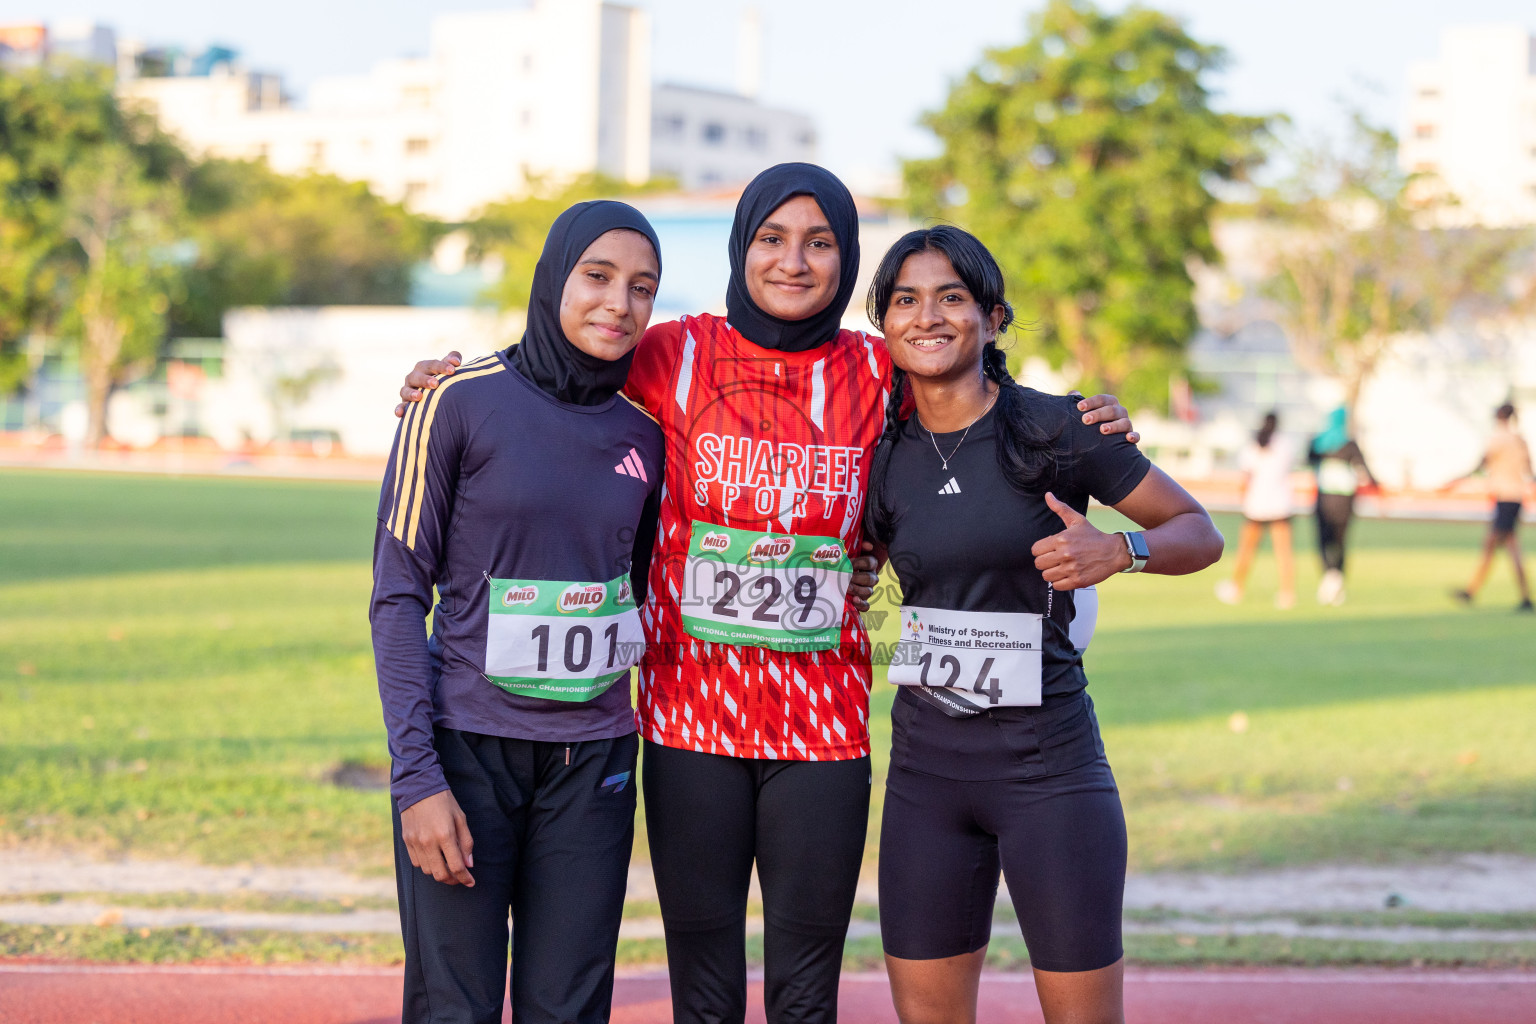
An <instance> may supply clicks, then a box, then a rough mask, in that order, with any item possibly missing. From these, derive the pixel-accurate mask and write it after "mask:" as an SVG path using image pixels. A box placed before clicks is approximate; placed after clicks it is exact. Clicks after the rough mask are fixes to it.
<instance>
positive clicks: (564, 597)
mask: <svg viewBox="0 0 1536 1024" xmlns="http://www.w3.org/2000/svg"><path fill="white" fill-rule="evenodd" d="M607 600H608V588H607V587H605V586H603V585H602V584H601V583H587V584H581V583H573V584H572V585H571V586H569V587H566V588H565V593H563V594H561V595H560V604H559V606H558V607H559V608H560V610H561V611H562V612H564V613H566V614H570V613H571V612H595V611H597V610H598V609H599V608H601V607H602V606H603V602H604V601H607Z"/></svg>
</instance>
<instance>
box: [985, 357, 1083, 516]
mask: <svg viewBox="0 0 1536 1024" xmlns="http://www.w3.org/2000/svg"><path fill="white" fill-rule="evenodd" d="M981 372H982V373H984V374H986V375H987V376H988V377H990V378H992V380H993V381H995V382H996V383H997V422H998V424H999V427H998V444H997V465H998V468H999V469H1000V470H1001V471H1002V474H1003V478H1004V479H1005V480H1007V481H1008V483H1009V486H1011V487H1012V488H1013V489H1014V490H1016V491H1021V492H1028V491H1032V490H1033V491H1038V490H1040V489H1041V488H1042V487H1044V486H1045V484H1046V481H1047V480H1048V479H1049V478H1050V477H1051V476H1054V475H1055V474H1056V473H1057V472H1059V471H1060V470H1061V468H1062V466H1063V464H1064V463H1066V462H1067V461H1069V460H1070V459H1071V452H1070V451H1069V450H1068V449H1066V448H1064V447H1062V446H1061V445H1059V444H1058V443H1057V437H1056V435H1054V434H1048V433H1046V432H1045V431H1044V430H1042V429H1041V428H1040V427H1039V425H1038V424H1036V422H1035V420H1034V417H1032V416H1030V415H1029V410H1028V409H1027V408H1026V406H1027V405H1028V394H1029V392H1028V391H1027V390H1026V389H1024V388H1022V387H1020V386H1019V385H1018V384H1017V383H1016V382H1015V381H1014V379H1013V375H1012V374H1010V373H1009V372H1008V357H1007V356H1005V355H1003V350H1002V349H1000V348H998V347H997V341H996V340H995V339H994V340H993V341H989V342H987V344H986V347H985V348H983V349H982V350H981Z"/></svg>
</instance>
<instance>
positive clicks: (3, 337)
mask: <svg viewBox="0 0 1536 1024" xmlns="http://www.w3.org/2000/svg"><path fill="white" fill-rule="evenodd" d="M108 143H115V144H118V145H121V146H124V147H126V148H127V150H128V151H129V152H131V153H132V154H133V156H134V158H135V159H137V160H138V161H139V162H140V163H141V164H142V165H143V166H144V168H145V170H146V173H149V174H150V175H152V176H158V177H165V176H167V175H169V174H171V173H173V172H174V170H175V168H176V167H177V166H179V162H180V154H179V152H178V151H177V150H176V148H175V146H174V145H173V144H172V143H171V141H170V140H169V139H168V138H167V137H166V136H164V135H163V134H161V133H159V132H158V131H156V130H155V128H154V125H153V123H152V122H150V121H148V120H147V119H146V118H143V117H140V116H136V115H134V114H131V113H129V114H125V113H124V112H123V111H122V110H121V109H119V107H118V105H117V101H116V99H115V98H114V97H113V94H112V85H111V82H110V80H109V79H108V77H107V75H106V74H105V73H104V72H103V71H101V70H100V69H99V68H94V67H92V66H90V65H86V64H65V65H62V66H57V65H50V66H49V67H46V68H33V69H28V70H20V71H7V70H0V392H10V391H13V390H15V389H16V387H17V386H19V385H20V384H21V383H23V381H24V380H25V379H26V377H27V375H28V368H27V366H26V360H25V357H24V355H23V353H22V346H23V342H24V341H25V339H26V337H27V336H28V335H29V334H30V333H33V332H43V331H48V330H51V329H53V328H54V327H56V326H57V323H58V319H59V316H60V314H61V313H62V312H63V310H64V302H65V299H66V296H67V294H68V287H69V282H70V279H71V278H72V276H73V275H74V274H76V273H77V272H78V271H79V270H80V266H81V264H80V257H81V253H80V250H79V248H78V247H77V246H76V245H74V243H73V242H72V241H71V239H70V238H69V235H68V233H67V232H66V231H65V218H66V216H67V210H66V208H65V196H64V192H65V185H64V182H65V176H66V174H67V172H68V170H69V169H70V168H71V167H74V166H76V165H78V164H79V163H80V162H81V161H82V160H85V159H87V157H88V154H89V153H91V152H92V151H93V150H94V149H96V148H97V147H100V146H102V145H105V144H108Z"/></svg>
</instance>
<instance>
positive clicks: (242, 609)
mask: <svg viewBox="0 0 1536 1024" xmlns="http://www.w3.org/2000/svg"><path fill="white" fill-rule="evenodd" d="M376 496H377V492H376V489H375V488H373V487H371V486H365V485H353V484H327V483H288V482H273V481H254V480H234V479H220V480H202V479H173V478H158V477H138V476H119V475H87V474H64V473H37V472H24V471H0V843H3V844H5V845H10V846H18V845H26V846H31V847H35V848H39V849H41V848H60V847H74V848H77V849H83V850H89V851H97V852H102V853H111V854H121V853H132V854H134V855H138V856H156V857H162V856H164V857H190V858H196V859H198V860H201V861H204V862H209V863H232V862H243V861H260V862H268V863H310V864H318V863H325V864H332V865H336V866H342V867H347V868H351V869H354V870H360V871H368V872H384V871H387V870H388V868H389V862H390V849H389V841H388V834H389V823H388V802H387V801H388V798H387V796H386V795H385V794H384V793H383V792H381V791H358V790H353V789H348V788H344V787H340V786H337V785H335V784H334V783H333V782H332V781H331V776H332V773H333V772H334V771H335V770H336V769H337V768H338V766H340V765H342V764H344V763H348V762H353V763H362V764H366V765H375V766H378V765H383V764H384V762H385V760H386V756H387V755H386V753H385V746H384V737H383V728H382V724H381V720H380V715H379V710H378V702H377V696H376V692H375V685H374V679H373V667H372V658H371V652H370V647H369V640H368V624H367V616H366V605H367V596H368V587H369V551H370V548H371V543H372V521H373V509H374V504H375V501H376ZM1222 525H1223V527H1224V528H1228V534H1229V539H1230V538H1231V537H1233V536H1234V535H1235V530H1234V529H1230V528H1231V527H1232V526H1233V525H1234V524H1233V523H1232V522H1230V521H1224V522H1223V523H1222ZM1356 529H1357V536H1356V541H1357V543H1356V544H1355V546H1354V550H1353V551H1352V553H1351V563H1350V574H1349V587H1350V590H1349V603H1348V604H1347V605H1346V606H1345V607H1343V608H1337V609H1335V608H1328V609H1321V608H1318V607H1316V606H1315V605H1313V604H1311V603H1310V602H1309V601H1308V600H1306V595H1307V594H1308V593H1309V592H1310V588H1311V586H1313V585H1314V584H1315V582H1316V569H1315V567H1314V566H1315V559H1314V558H1313V557H1312V556H1311V549H1310V547H1309V546H1308V545H1310V539H1309V538H1310V533H1309V531H1308V529H1307V527H1306V525H1305V524H1303V525H1302V528H1301V530H1300V538H1299V539H1300V542H1301V544H1302V545H1303V546H1302V550H1301V552H1300V554H1301V558H1300V559H1299V562H1300V564H1301V566H1302V570H1303V575H1302V579H1301V581H1300V584H1301V593H1302V595H1303V600H1302V601H1301V602H1300V604H1299V605H1298V607H1297V608H1296V609H1294V610H1292V611H1290V612H1277V611H1276V610H1274V608H1273V607H1272V604H1271V598H1272V596H1273V563H1272V561H1271V560H1269V559H1268V558H1267V557H1263V556H1261V560H1260V564H1259V569H1258V572H1257V574H1256V578H1255V579H1254V580H1253V581H1252V583H1251V585H1250V590H1249V601H1248V603H1247V604H1246V605H1244V606H1242V607H1239V608H1229V607H1226V606H1223V605H1220V604H1218V603H1217V602H1216V600H1215V599H1214V597H1213V596H1212V587H1213V586H1214V584H1215V583H1216V581H1217V580H1218V579H1219V578H1220V573H1221V572H1222V571H1223V570H1222V568H1220V567H1218V568H1217V569H1215V570H1212V571H1209V572H1207V573H1205V574H1202V575H1199V576H1195V577H1190V578H1182V579H1171V578H1159V577H1136V578H1124V579H1114V580H1110V581H1109V582H1107V583H1106V584H1105V585H1103V587H1102V588H1101V594H1102V605H1103V611H1102V614H1101V619H1100V629H1099V633H1098V635H1097V637H1096V639H1095V641H1094V644H1093V647H1092V649H1091V650H1090V652H1089V654H1088V667H1089V677H1090V679H1091V680H1092V686H1091V688H1090V692H1091V693H1092V694H1093V696H1094V699H1095V701H1096V703H1097V706H1098V710H1099V716H1100V721H1101V723H1102V724H1103V726H1104V733H1105V740H1106V743H1107V745H1108V747H1109V751H1110V757H1111V760H1112V762H1113V763H1114V765H1115V768H1116V772H1117V775H1118V777H1119V780H1120V783H1121V786H1122V790H1123V793H1124V797H1125V803H1126V808H1127V814H1128V817H1129V821H1130V829H1131V856H1132V864H1133V869H1139V870H1148V869H1154V868H1167V867H1181V868H1202V869H1209V870H1223V871H1226V870H1237V869H1243V868H1248V867H1253V866H1259V865H1276V864H1305V863H1313V862H1319V861H1387V860H1401V859H1415V858H1433V857H1435V856H1437V855H1443V854H1447V853H1454V852H1464V851H1487V852H1510V853H1521V854H1527V855H1536V742H1533V741H1532V740H1533V730H1532V723H1536V619H1533V618H1531V617H1517V616H1516V615H1515V614H1513V613H1512V612H1511V610H1510V609H1511V608H1512V607H1513V605H1514V602H1515V593H1514V589H1513V585H1512V583H1511V582H1510V578H1509V573H1508V570H1507V568H1504V567H1501V568H1500V569H1499V570H1497V571H1496V572H1495V576H1494V580H1493V582H1492V584H1490V586H1489V588H1488V590H1487V591H1486V592H1485V595H1484V599H1483V601H1482V602H1480V605H1479V607H1477V608H1473V609H1470V610H1469V609H1465V608H1460V607H1456V606H1454V605H1453V604H1452V603H1451V602H1450V601H1449V600H1448V599H1447V596H1446V592H1447V590H1448V588H1450V587H1452V586H1454V585H1457V584H1459V583H1460V582H1462V580H1463V578H1464V577H1465V575H1466V573H1467V572H1468V570H1469V569H1470V567H1471V560H1472V558H1473V556H1474V552H1475V550H1476V546H1477V544H1478V541H1479V538H1480V536H1481V530H1482V528H1481V527H1480V526H1477V525H1472V524H1406V523H1378V522H1363V523H1360V524H1358V525H1357V528H1356ZM891 618H894V617H891ZM893 627H894V622H893V621H891V620H890V619H887V621H886V623H885V631H886V632H890V631H891V630H892V628H893ZM891 697H892V690H891V688H890V687H889V686H887V685H886V684H885V683H884V680H883V678H880V677H877V682H876V693H875V700H874V709H873V711H872V715H871V717H872V720H873V721H874V722H875V725H876V739H875V751H876V755H875V756H876V765H877V771H879V772H883V766H884V760H885V752H886V747H887V745H888V737H889V726H888V723H887V710H888V708H889V705H890V702H891ZM1234 716H1237V717H1234ZM1235 725H1236V726H1238V727H1241V726H1244V725H1245V728H1240V729H1239V728H1235V727H1234V726H1235ZM878 794H879V789H878V787H877V789H876V797H877V808H878ZM877 814H878V810H877V812H876V816H872V824H871V831H870V835H871V838H872V839H873V837H874V831H875V822H876V821H877V820H878V818H877ZM642 851H643V846H642ZM871 851H873V847H871ZM1202 941H1203V940H1202Z"/></svg>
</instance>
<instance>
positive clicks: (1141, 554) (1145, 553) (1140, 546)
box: [1125, 532, 1152, 562]
mask: <svg viewBox="0 0 1536 1024" xmlns="http://www.w3.org/2000/svg"><path fill="white" fill-rule="evenodd" d="M1125 538H1126V540H1127V541H1129V542H1130V545H1131V557H1132V558H1134V559H1136V560H1137V561H1140V562H1144V561H1146V560H1147V559H1148V558H1149V557H1151V554H1152V552H1151V551H1149V550H1148V549H1147V538H1146V537H1144V536H1143V535H1141V534H1140V533H1135V532H1128V533H1126V535H1125Z"/></svg>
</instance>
